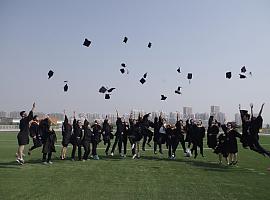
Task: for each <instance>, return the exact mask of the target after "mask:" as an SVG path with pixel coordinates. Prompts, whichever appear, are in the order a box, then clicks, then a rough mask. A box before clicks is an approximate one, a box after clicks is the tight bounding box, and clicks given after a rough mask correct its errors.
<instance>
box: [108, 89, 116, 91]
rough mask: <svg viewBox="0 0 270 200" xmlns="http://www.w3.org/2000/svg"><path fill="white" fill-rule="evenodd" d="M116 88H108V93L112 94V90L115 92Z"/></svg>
mask: <svg viewBox="0 0 270 200" xmlns="http://www.w3.org/2000/svg"><path fill="white" fill-rule="evenodd" d="M115 89H116V88H110V89H109V90H108V92H112V91H113V90H115Z"/></svg>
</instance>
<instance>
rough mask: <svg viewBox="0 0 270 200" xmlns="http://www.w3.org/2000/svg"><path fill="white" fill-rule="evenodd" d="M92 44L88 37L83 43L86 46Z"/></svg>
mask: <svg viewBox="0 0 270 200" xmlns="http://www.w3.org/2000/svg"><path fill="white" fill-rule="evenodd" d="M90 44H91V41H89V40H87V39H86V38H85V39H84V42H83V45H84V46H86V47H89V46H90Z"/></svg>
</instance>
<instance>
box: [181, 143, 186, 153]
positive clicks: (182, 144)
mask: <svg viewBox="0 0 270 200" xmlns="http://www.w3.org/2000/svg"><path fill="white" fill-rule="evenodd" d="M180 143H181V146H182V148H183V150H184V153H186V152H187V151H186V143H185V140H181V141H180Z"/></svg>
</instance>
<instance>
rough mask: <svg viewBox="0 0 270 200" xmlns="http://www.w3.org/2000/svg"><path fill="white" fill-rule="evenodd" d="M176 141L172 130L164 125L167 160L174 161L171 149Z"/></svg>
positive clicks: (169, 126) (168, 125)
mask: <svg viewBox="0 0 270 200" xmlns="http://www.w3.org/2000/svg"><path fill="white" fill-rule="evenodd" d="M175 139H176V135H175V132H174V128H173V127H172V126H171V125H170V124H167V125H166V144H167V147H168V159H174V156H173V153H172V149H173V143H174V140H175Z"/></svg>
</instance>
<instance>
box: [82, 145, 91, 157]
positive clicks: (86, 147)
mask: <svg viewBox="0 0 270 200" xmlns="http://www.w3.org/2000/svg"><path fill="white" fill-rule="evenodd" d="M83 149H84V154H83V159H84V160H87V159H88V156H89V154H90V142H83Z"/></svg>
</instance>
